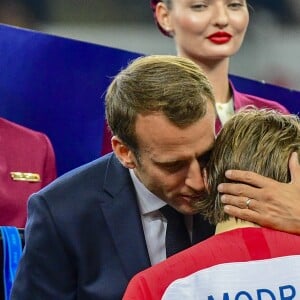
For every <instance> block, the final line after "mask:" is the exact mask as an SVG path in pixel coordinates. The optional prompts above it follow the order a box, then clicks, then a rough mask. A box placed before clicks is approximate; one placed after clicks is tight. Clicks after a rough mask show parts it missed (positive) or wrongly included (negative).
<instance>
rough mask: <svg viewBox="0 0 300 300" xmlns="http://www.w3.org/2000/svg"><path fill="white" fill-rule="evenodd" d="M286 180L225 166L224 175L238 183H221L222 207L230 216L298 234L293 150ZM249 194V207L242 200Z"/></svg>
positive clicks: (299, 169) (299, 182) (299, 177)
mask: <svg viewBox="0 0 300 300" xmlns="http://www.w3.org/2000/svg"><path fill="white" fill-rule="evenodd" d="M289 170H290V173H291V182H290V183H281V182H278V181H275V180H273V179H270V178H267V177H264V176H261V175H258V174H256V173H253V172H248V171H239V170H229V171H228V172H227V173H226V177H227V178H229V179H230V180H234V181H237V182H241V183H222V184H220V185H219V187H218V190H219V192H220V193H223V195H222V198H221V200H222V202H223V203H224V204H227V205H225V207H224V210H225V212H226V213H228V214H229V215H231V216H234V217H238V218H241V219H245V220H247V221H251V222H254V223H257V224H259V225H261V226H265V227H271V228H274V229H278V230H282V231H287V232H291V233H296V234H300V205H299V200H298V198H299V195H300V164H299V161H298V156H297V153H293V154H292V155H291V158H290V160H289ZM248 198H250V199H251V202H250V205H249V208H247V207H246V201H247V199H248Z"/></svg>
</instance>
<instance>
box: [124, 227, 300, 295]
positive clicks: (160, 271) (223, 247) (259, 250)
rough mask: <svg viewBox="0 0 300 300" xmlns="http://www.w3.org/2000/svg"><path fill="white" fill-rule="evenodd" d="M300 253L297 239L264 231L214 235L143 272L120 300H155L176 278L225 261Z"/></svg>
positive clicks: (245, 229)
mask: <svg viewBox="0 0 300 300" xmlns="http://www.w3.org/2000/svg"><path fill="white" fill-rule="evenodd" d="M296 254H300V236H297V235H292V234H288V233H284V232H280V231H275V230H271V229H267V228H241V229H236V230H231V231H228V232H224V233H222V234H218V235H215V236H213V237H211V238H209V239H207V240H205V241H203V242H201V243H199V244H197V245H195V246H193V247H191V248H189V249H187V250H185V251H182V252H180V253H178V254H176V255H174V256H172V257H170V258H168V259H167V260H165V261H163V262H161V263H160V264H157V265H155V266H153V267H151V268H149V269H146V270H144V271H142V272H140V273H138V274H137V275H135V276H134V277H133V279H132V280H131V281H130V283H129V285H128V287H127V290H126V292H125V294H124V297H123V300H134V299H136V300H143V299H147V300H150V299H151V300H156V299H157V300H158V299H161V297H162V295H163V294H164V292H165V290H166V289H167V287H168V286H169V285H170V284H171V283H172V282H173V281H174V280H176V279H179V278H183V277H186V276H188V275H191V274H193V273H195V272H197V271H199V270H203V269H206V268H209V267H211V266H215V265H218V264H222V263H228V262H247V261H251V260H260V259H267V258H275V257H282V256H288V255H296Z"/></svg>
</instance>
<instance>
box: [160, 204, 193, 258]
mask: <svg viewBox="0 0 300 300" xmlns="http://www.w3.org/2000/svg"><path fill="white" fill-rule="evenodd" d="M160 212H161V213H162V214H163V215H164V217H165V218H166V219H167V232H166V256H167V257H169V256H171V255H173V254H175V253H177V252H179V251H182V250H184V249H186V248H188V247H190V246H191V241H190V237H189V233H188V231H187V229H186V226H185V222H184V216H183V215H182V214H181V213H179V212H178V211H176V210H175V209H174V208H172V207H171V206H169V205H165V206H164V207H162V208H161V209H160Z"/></svg>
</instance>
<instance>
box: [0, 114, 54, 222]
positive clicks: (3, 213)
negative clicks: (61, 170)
mask: <svg viewBox="0 0 300 300" xmlns="http://www.w3.org/2000/svg"><path fill="white" fill-rule="evenodd" d="M10 172H25V173H36V174H38V175H39V176H40V181H37V182H34V181H30V178H29V181H28V180H13V179H12V177H11V174H10ZM55 178H56V165H55V156H54V151H53V148H52V145H51V143H50V141H49V139H48V137H47V136H46V135H45V134H43V133H40V132H37V131H33V130H31V129H28V128H25V127H23V126H20V125H18V124H16V123H13V122H10V121H8V120H6V119H2V118H0V225H1V226H4V225H6V226H15V227H24V226H25V222H26V218H27V200H28V197H29V195H31V194H32V193H34V192H37V191H38V190H40V189H41V188H42V187H44V186H46V185H47V184H48V183H50V182H51V181H52V180H54V179H55ZM21 179H22V178H21ZM23 179H25V178H23Z"/></svg>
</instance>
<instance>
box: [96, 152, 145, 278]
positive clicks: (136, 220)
mask: <svg viewBox="0 0 300 300" xmlns="http://www.w3.org/2000/svg"><path fill="white" fill-rule="evenodd" d="M104 190H105V191H106V192H107V193H108V195H107V197H106V198H105V199H104V201H101V207H102V211H103V214H104V217H105V219H106V222H107V224H108V227H109V230H110V232H111V236H112V239H113V240H114V244H115V247H116V249H117V252H118V255H119V258H120V259H121V261H122V265H123V267H124V270H125V273H126V274H127V276H128V279H130V278H131V277H132V276H133V275H135V274H136V273H137V272H139V271H141V270H143V269H145V268H147V267H149V266H150V259H149V254H148V251H147V246H146V241H145V237H144V231H143V226H142V222H141V218H140V212H139V208H138V205H137V201H136V194H135V190H134V187H133V184H132V181H131V177H130V175H129V172H128V170H127V169H126V168H124V167H123V166H122V165H121V164H120V163H119V161H118V160H117V158H116V157H115V156H114V155H113V156H112V158H111V160H110V162H109V163H108V167H107V173H106V178H105V182H104Z"/></svg>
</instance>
